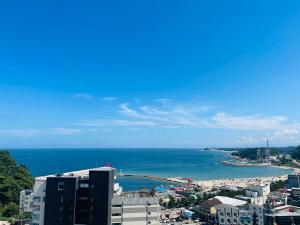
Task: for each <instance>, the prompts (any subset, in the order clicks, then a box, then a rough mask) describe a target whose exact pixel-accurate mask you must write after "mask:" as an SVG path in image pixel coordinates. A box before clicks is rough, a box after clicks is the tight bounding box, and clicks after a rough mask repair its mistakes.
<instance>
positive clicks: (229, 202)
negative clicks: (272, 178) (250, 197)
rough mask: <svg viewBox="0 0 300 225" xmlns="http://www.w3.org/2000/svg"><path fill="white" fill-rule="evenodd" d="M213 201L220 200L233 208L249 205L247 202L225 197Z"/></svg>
mask: <svg viewBox="0 0 300 225" xmlns="http://www.w3.org/2000/svg"><path fill="white" fill-rule="evenodd" d="M211 199H217V200H219V201H220V202H221V203H222V204H227V205H233V206H242V205H245V204H247V201H243V200H239V199H235V198H229V197H225V196H216V197H213V198H211Z"/></svg>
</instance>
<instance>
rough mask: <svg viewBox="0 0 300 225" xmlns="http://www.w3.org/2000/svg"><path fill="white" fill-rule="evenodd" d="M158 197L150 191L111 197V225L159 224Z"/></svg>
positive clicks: (159, 209) (159, 208)
mask: <svg viewBox="0 0 300 225" xmlns="http://www.w3.org/2000/svg"><path fill="white" fill-rule="evenodd" d="M160 215H161V207H160V205H159V197H157V196H156V195H154V194H153V193H151V192H128V193H122V194H121V196H115V197H113V199H112V218H111V222H112V225H145V224H151V225H159V224H160V222H159V219H160Z"/></svg>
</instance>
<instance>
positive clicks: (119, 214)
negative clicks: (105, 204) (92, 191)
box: [112, 213, 121, 216]
mask: <svg viewBox="0 0 300 225" xmlns="http://www.w3.org/2000/svg"><path fill="white" fill-rule="evenodd" d="M112 216H121V213H113V214H112Z"/></svg>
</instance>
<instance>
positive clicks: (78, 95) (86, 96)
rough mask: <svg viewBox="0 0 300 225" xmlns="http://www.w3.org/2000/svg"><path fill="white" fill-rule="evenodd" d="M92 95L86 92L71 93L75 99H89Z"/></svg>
mask: <svg viewBox="0 0 300 225" xmlns="http://www.w3.org/2000/svg"><path fill="white" fill-rule="evenodd" d="M92 97H93V96H92V95H91V94H88V93H75V94H73V98H77V99H91V98H92Z"/></svg>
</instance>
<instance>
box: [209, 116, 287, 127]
mask: <svg viewBox="0 0 300 225" xmlns="http://www.w3.org/2000/svg"><path fill="white" fill-rule="evenodd" d="M212 122H213V124H214V125H215V126H216V127H217V128H227V129H238V130H276V129H281V128H282V127H284V126H285V123H286V122H287V118H286V117H284V116H270V117H263V116H260V115H250V116H230V115H227V114H226V113H217V114H216V115H215V116H213V117H212Z"/></svg>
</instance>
